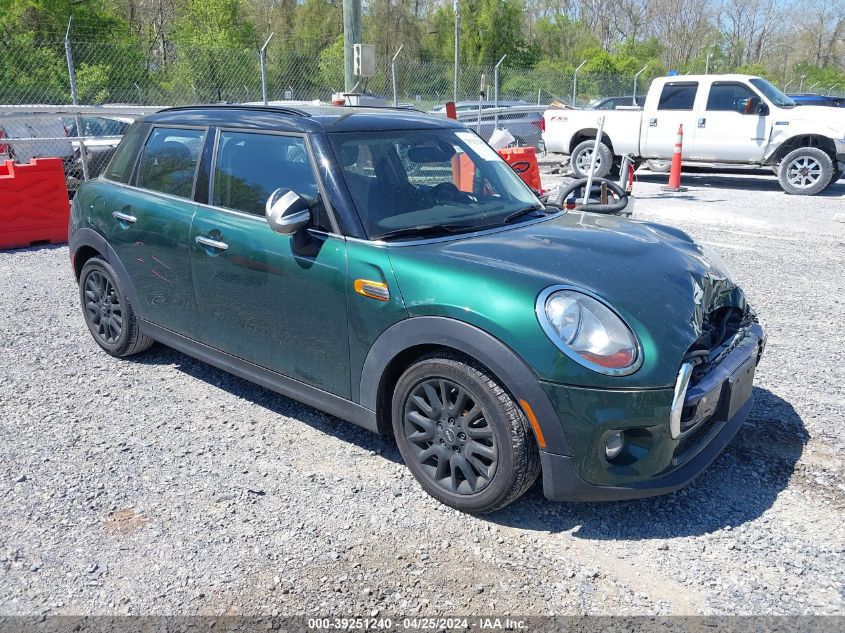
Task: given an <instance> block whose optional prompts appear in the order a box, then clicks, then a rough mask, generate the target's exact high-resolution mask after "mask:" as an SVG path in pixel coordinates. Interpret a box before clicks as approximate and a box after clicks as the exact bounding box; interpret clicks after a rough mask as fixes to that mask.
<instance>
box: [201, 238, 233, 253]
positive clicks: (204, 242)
mask: <svg viewBox="0 0 845 633" xmlns="http://www.w3.org/2000/svg"><path fill="white" fill-rule="evenodd" d="M196 242H197V244H199V245H200V246H208V247H209V248H214V249H217V250H218V251H225V250H226V249H227V248H229V245H228V244H227V243H226V242H220V241H218V240H213V239H211V238H210V237H205V236H204V235H197V237H196Z"/></svg>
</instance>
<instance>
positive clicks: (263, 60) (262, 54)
mask: <svg viewBox="0 0 845 633" xmlns="http://www.w3.org/2000/svg"><path fill="white" fill-rule="evenodd" d="M273 35H274V34H273V33H270V36H269V37H268V38H267V41H266V42H264V46H262V47H261V50H259V51H258V61H259V63H260V64H261V99H262V100H263V101H264V105H267V45H268V44H269V43H270V40H272V39H273ZM253 59H255V58H254V57H253Z"/></svg>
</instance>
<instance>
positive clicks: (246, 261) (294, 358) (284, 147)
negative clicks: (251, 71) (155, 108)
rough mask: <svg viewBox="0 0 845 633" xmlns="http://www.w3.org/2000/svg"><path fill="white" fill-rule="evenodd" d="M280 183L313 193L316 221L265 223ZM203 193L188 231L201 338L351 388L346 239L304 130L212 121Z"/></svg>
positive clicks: (301, 376) (326, 384)
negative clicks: (300, 225) (287, 226)
mask: <svg viewBox="0 0 845 633" xmlns="http://www.w3.org/2000/svg"><path fill="white" fill-rule="evenodd" d="M278 188H285V189H290V190H292V191H295V192H297V193H298V194H299V195H301V196H302V197H304V198H306V199H308V200H309V201H310V202H311V203H312V205H313V209H314V212H313V213H314V220H313V226H312V228H310V229H305V230H303V231H300V232H299V233H297V234H296V235H293V236H286V235H279V234H278V233H275V232H273V231H272V230H271V229H270V226H269V225H268V223H267V221H266V219H265V216H264V210H265V204H266V201H267V199H268V198H269V197H270V194H271V193H272V192H273V191H274V190H276V189H278ZM208 201H209V203H210V204H209V205H200V207H199V209H198V210H197V214H196V217H195V219H194V224H193V229H192V231H191V253H192V255H191V257H192V267H193V278H194V289H195V296H196V300H197V307H198V315H199V328H198V331H199V332H200V336H201V339H202V341H203V342H204V343H206V344H208V345H210V346H212V347H214V348H216V349H218V350H221V351H224V352H227V353H229V354H231V355H233V356H236V357H238V358H241V359H243V360H246V361H249V362H251V363H254V364H256V365H260V366H261V367H264V368H267V369H270V370H273V371H275V372H277V373H280V374H283V375H285V376H288V377H290V378H294V379H297V380H300V381H302V382H304V383H307V384H309V385H312V386H315V387H318V388H320V389H323V390H325V391H328V392H331V393H334V394H337V395H340V396H344V397H349V340H348V335H347V320H346V319H347V306H346V278H347V261H346V260H347V253H346V241H345V240H344V239H343V238H342V237H340V236H338V235H335V234H333V233H331V227H330V226H329V220H328V217H327V211H326V208H325V206H324V204H323V197H322V196H321V195H320V189H319V186H318V179H317V176H316V171H315V169H314V163H313V159H312V157H311V154H310V150H309V147H308V143H307V140H306V138H305V137H304V136H301V135H285V134H275V133H264V132H255V131H244V130H226V129H220V130H218V132H217V139H216V151H215V156H214V160H213V165H212V169H211V179H210V191H209V196H208Z"/></svg>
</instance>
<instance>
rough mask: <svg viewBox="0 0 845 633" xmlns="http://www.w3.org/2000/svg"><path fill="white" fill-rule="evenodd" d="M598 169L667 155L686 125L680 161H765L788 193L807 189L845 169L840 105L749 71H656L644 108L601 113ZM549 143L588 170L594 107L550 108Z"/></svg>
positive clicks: (844, 114) (580, 172) (576, 167)
mask: <svg viewBox="0 0 845 633" xmlns="http://www.w3.org/2000/svg"><path fill="white" fill-rule="evenodd" d="M604 117H605V123H604V133H603V135H602V138H601V142H600V144H599V156H598V157H597V160H596V175H597V176H600V177H602V176H605V175H607V174H609V173H610V171H611V169H612V168H613V166H614V164H618V162H619V161H620V160H621V157H622V156H623V155H624V154H633V155H634V157H635V158H637V159H639V160H642V159H646V160H648V159H658V160H670V159H671V158H672V154H673V152H674V147H675V141H676V138H677V134H678V128H679V126H681V125H683V129H684V143H683V159H684V163H685V164H689V165H699V166H702V167H719V166H720V165H728V166H734V167H736V166H740V167H750V168H757V167H761V166H767V167H770V168H771V169H773V170H774V171H775V173H776V174H777V176H778V181H779V182H780V185H781V187H782V188H783V189H784V191H786V192H787V193H791V194H798V195H812V194H816V193H818V192H820V191H822V190H823V189H825V188H826V187H827V186H828V185H830V184H831V183H832V182H835V181H836V180H838V179H839V178H840V177H841V176H842V172H843V170H845V109H834V108H826V107H820V106H801V107H800V108H798V107H796V106H795V102H794V101H793V100H792V99H790V98H789V97H787V96H786V95H785V94H784V93H783V92H781V91H780V90H778V89H777V88H775V87H774V86H773V85H772V84H771V83H769V82H768V81H766V80H765V79H762V78H760V77H754V76H749V75H687V76H673V77H661V78H659V79H655V80H654V81H653V82H652V84H651V87H650V88H649V90H648V94H647V95H646V102H645V106H644V107H643V109H642V110H635V109H631V110H610V111H607V112H606V113H604ZM544 118H545V123H546V125H545V132H544V133H543V140H544V141H545V144H546V150H547V151H550V152H560V153H563V154H569V155H570V157H571V158H570V164H571V166H572V170H573V171H574V172H575V174H576V175H577V176H579V177H583V176H584V175H586V172H587V171H588V170H589V165H590V161H591V159H592V153H593V147H594V141H595V138H596V134H597V118H598V117H597V113H596V112H595V111H590V110H560V109H555V108H550V109H548V110H546V112H545V113H544Z"/></svg>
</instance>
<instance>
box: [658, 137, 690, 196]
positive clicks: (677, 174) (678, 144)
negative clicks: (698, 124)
mask: <svg viewBox="0 0 845 633" xmlns="http://www.w3.org/2000/svg"><path fill="white" fill-rule="evenodd" d="M683 146H684V126H683V124H681V125H679V126H678V138H676V139H675V153H674V154H672V169H671V170H669V184H668V185H665V186H663V187H661V189H663V191H686V190H687V188H686V187H682V186H681V151H682V149H683Z"/></svg>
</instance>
